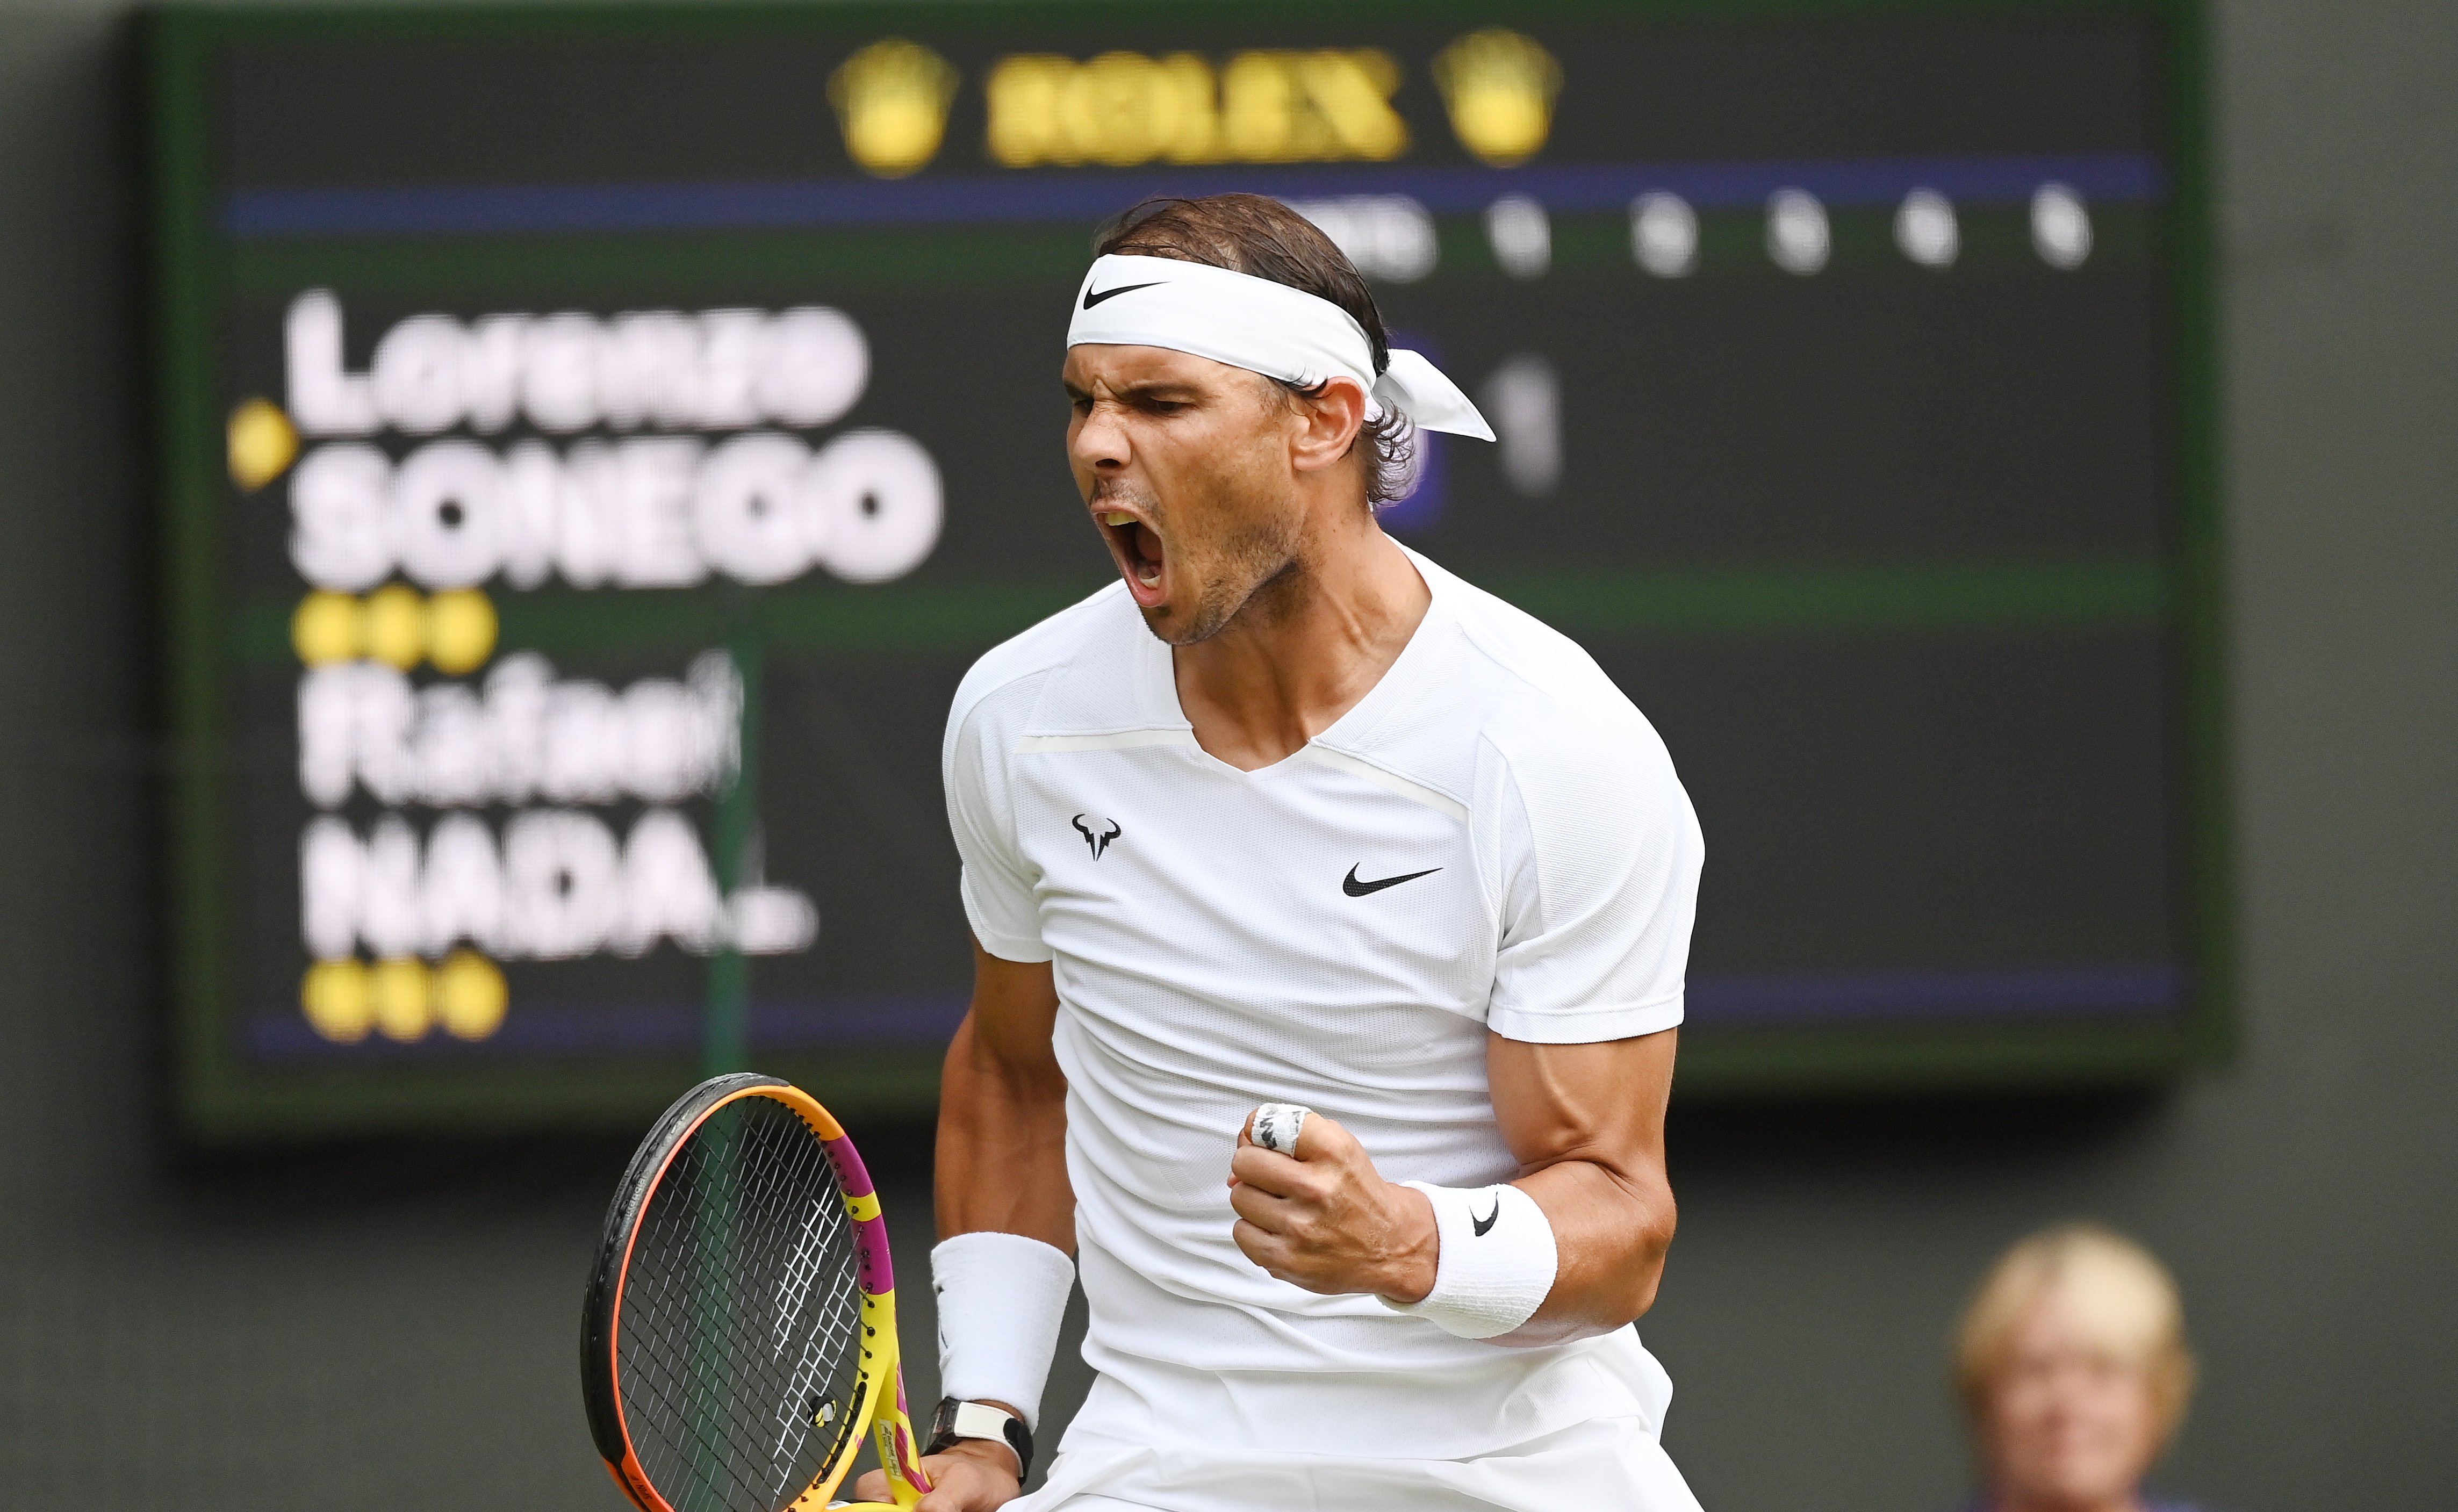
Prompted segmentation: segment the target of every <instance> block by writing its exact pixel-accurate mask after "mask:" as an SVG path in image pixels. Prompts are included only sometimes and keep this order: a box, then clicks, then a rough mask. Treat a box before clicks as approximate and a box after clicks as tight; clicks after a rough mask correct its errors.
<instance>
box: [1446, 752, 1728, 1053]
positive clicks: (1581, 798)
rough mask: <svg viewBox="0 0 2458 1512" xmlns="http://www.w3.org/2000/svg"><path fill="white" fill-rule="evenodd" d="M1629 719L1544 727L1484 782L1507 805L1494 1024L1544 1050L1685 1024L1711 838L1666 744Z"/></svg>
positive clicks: (1499, 864) (1501, 755) (1498, 805)
mask: <svg viewBox="0 0 2458 1512" xmlns="http://www.w3.org/2000/svg"><path fill="white" fill-rule="evenodd" d="M1624 712H1625V713H1626V714H1627V718H1613V719H1604V720H1595V721H1593V722H1591V721H1581V724H1582V726H1583V727H1582V728H1577V729H1573V730H1561V729H1554V730H1548V729H1546V727H1545V722H1543V721H1534V722H1531V725H1529V726H1527V727H1523V728H1522V730H1521V731H1519V732H1518V737H1517V738H1515V739H1511V740H1510V743H1509V744H1508V745H1507V746H1497V747H1495V749H1494V756H1496V757H1498V760H1497V762H1496V765H1497V767H1498V770H1496V771H1494V772H1493V773H1492V780H1491V781H1490V783H1489V784H1488V783H1481V784H1480V786H1485V787H1486V788H1487V790H1488V792H1489V794H1490V801H1491V802H1493V804H1494V805H1495V815H1494V823H1493V825H1492V826H1491V829H1490V831H1489V833H1490V834H1491V835H1492V838H1493V839H1492V853H1493V857H1494V860H1495V863H1496V865H1495V876H1496V877H1497V879H1498V880H1499V882H1500V892H1501V897H1500V899H1499V902H1500V904H1501V915H1502V939H1501V946H1500V951H1499V954H1498V955H1497V957H1496V960H1495V968H1494V983H1493V998H1492V1001H1491V1004H1490V1005H1489V1009H1488V1013H1487V1018H1486V1024H1487V1026H1488V1027H1489V1028H1490V1029H1492V1030H1493V1032H1495V1033H1496V1034H1500V1035H1502V1036H1503V1037H1505V1038H1506V1039H1512V1040H1520V1041H1524V1042H1527V1043H1530V1044H1536V1045H1585V1044H1593V1043H1595V1042H1598V1041H1604V1040H1621V1039H1629V1038H1632V1037H1634V1036H1636V1035H1641V1034H1654V1033H1656V1031H1657V1030H1660V1029H1669V1028H1672V1027H1673V1026H1675V1025H1677V1024H1679V1023H1680V1022H1681V1006H1682V988H1683V983H1684V980H1685V977H1686V974H1687V972H1688V969H1689V961H1690V929H1691V924H1692V922H1693V921H1694V919H1695V918H1696V916H1697V913H1698V873H1699V868H1700V865H1701V863H1702V861H1703V860H1704V855H1705V844H1704V841H1703V840H1702V839H1701V837H1700V835H1699V832H1698V818H1697V816H1696V815H1695V814H1694V813H1693V812H1692V810H1691V807H1690V798H1689V795H1688V794H1686V793H1685V792H1683V791H1682V788H1681V783H1680V780H1679V779H1678V778H1677V777H1676V776H1675V775H1674V771H1673V761H1672V758H1671V757H1670V756H1668V755H1666V754H1665V751H1664V745H1663V742H1662V741H1661V740H1659V739H1657V738H1656V732H1655V730H1654V729H1652V728H1650V727H1649V725H1648V724H1647V722H1646V720H1645V719H1643V718H1641V717H1640V716H1639V715H1638V714H1637V712H1636V711H1635V710H1629V709H1627V707H1626V706H1625V711H1624Z"/></svg>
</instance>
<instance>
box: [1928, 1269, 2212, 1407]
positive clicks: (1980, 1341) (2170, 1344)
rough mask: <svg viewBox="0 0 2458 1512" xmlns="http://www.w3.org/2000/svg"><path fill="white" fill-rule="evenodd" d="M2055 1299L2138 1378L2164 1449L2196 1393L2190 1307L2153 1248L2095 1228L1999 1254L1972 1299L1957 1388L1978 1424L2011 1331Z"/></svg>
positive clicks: (1958, 1343) (1957, 1357)
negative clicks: (2037, 1306) (2147, 1390)
mask: <svg viewBox="0 0 2458 1512" xmlns="http://www.w3.org/2000/svg"><path fill="white" fill-rule="evenodd" d="M2052 1292H2054V1293H2057V1294H2058V1295H2059V1296H2060V1298H2061V1299H2062V1300H2063V1301H2064V1302H2065V1303H2066V1304H2067V1306H2068V1307H2069V1308H2070V1309H2071V1310H2072V1315H2073V1319H2074V1321H2075V1322H2076V1323H2077V1324H2078V1325H2079V1326H2080V1327H2081V1328H2082V1330H2083V1331H2084V1333H2085V1334H2087V1335H2088V1336H2090V1337H2091V1339H2092V1340H2093V1343H2095V1344H2097V1345H2098V1346H2099V1347H2100V1348H2101V1349H2102V1350H2104V1351H2106V1352H2107V1354H2108V1355H2109V1356H2110V1357H2112V1358H2114V1359H2115V1360H2118V1361H2120V1362H2121V1363H2123V1364H2125V1365H2126V1366H2128V1367H2129V1368H2133V1369H2136V1370H2139V1371H2141V1372H2142V1373H2143V1374H2144V1376H2145V1377H2147V1378H2148V1379H2149V1381H2150V1385H2151V1398H2152V1401H2153V1403H2154V1406H2155V1408H2156V1411H2157V1413H2158V1415H2159V1438H2160V1440H2161V1441H2162V1442H2165V1441H2166V1440H2167V1439H2168V1438H2169V1436H2171V1435H2173V1434H2174V1433H2175V1432H2176V1431H2177V1424H2179V1423H2181V1422H2182V1421H2183V1420H2184V1418H2185V1404H2186V1402H2187V1401H2188V1399H2190V1398H2192V1396H2193V1394H2194V1357H2193V1355H2192V1354H2191V1353H2190V1352H2189V1351H2188V1350H2187V1349H2186V1347H2185V1309H2184V1304H2183V1302H2182V1301H2181V1300H2180V1299H2179V1297H2178V1296H2177V1283H2176V1281H2175V1280H2174V1279H2173V1278H2172V1277H2171V1276H2170V1275H2169V1274H2168V1269H2167V1267H2165V1266H2163V1265H2161V1264H2160V1263H2159V1262H2158V1260H2157V1259H2156V1257H2154V1256H2153V1255H2152V1253H2151V1252H2150V1251H2148V1250H2146V1249H2144V1248H2142V1246H2140V1245H2138V1244H2136V1243H2135V1242H2134V1241H2133V1240H2131V1239H2129V1238H2126V1237H2125V1236H2124V1235H2123V1234H2120V1233H2117V1232H2114V1231H2113V1230H2109V1229H2105V1228H2102V1227H2100V1226H2099V1225H2098V1224H2095V1223H2064V1224H2059V1225H2057V1226H2056V1227H2055V1228H2052V1229H2043V1230H2042V1231H2040V1232H2038V1233H2035V1234H2032V1235H2031V1237H2029V1238H2027V1239H2024V1240H2023V1241H2022V1242H2020V1243H2018V1244H2016V1245H2015V1246H2014V1247H2013V1248H2012V1249H2010V1250H2009V1251H2007V1252H2006V1253H2004V1254H2003V1255H2001V1256H1999V1257H1998V1260H1997V1263H1996V1264H1995V1265H1993V1266H1991V1267H1989V1274H1988V1275H1986V1276H1985V1277H1983V1278H1982V1279H1981V1282H1980V1286H1979V1289H1978V1290H1977V1291H1975V1292H1973V1293H1972V1295H1971V1302H1970V1305H1969V1306H1968V1307H1966V1308H1965V1309H1964V1310H1963V1321H1962V1322H1961V1323H1960V1324H1959V1325H1957V1327H1956V1329H1955V1334H1954V1386H1955V1392H1956V1394H1957V1395H1958V1396H1960V1397H1961V1398H1963V1406H1964V1410H1965V1411H1966V1412H1967V1413H1968V1414H1969V1416H1970V1418H1971V1420H1972V1423H1973V1425H1974V1426H1975V1427H1976V1426H1977V1425H1978V1424H1979V1423H1980V1421H1981V1419H1982V1416H1983V1414H1985V1413H1986V1411H1987V1410H1988V1405H1989V1390H1990V1388H1991V1387H1992V1386H1993V1385H1994V1384H1995V1383H1996V1380H1997V1377H1998V1376H1999V1375H2000V1373H2002V1372H2003V1371H2004V1369H2005V1368H2006V1361H2007V1356H2008V1354H2009V1353H2010V1351H2011V1349H2012V1346H2013V1340H2014V1331H2015V1329H2016V1327H2017V1326H2018V1325H2019V1324H2020V1323H2021V1322H2022V1320H2023V1317H2024V1315H2026V1314H2027V1313H2029V1312H2030V1311H2031V1307H2032V1305H2033V1304H2034V1303H2036V1302H2038V1301H2039V1299H2040V1298H2041V1297H2043V1296H2046V1295H2049V1294H2050V1293H2052Z"/></svg>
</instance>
